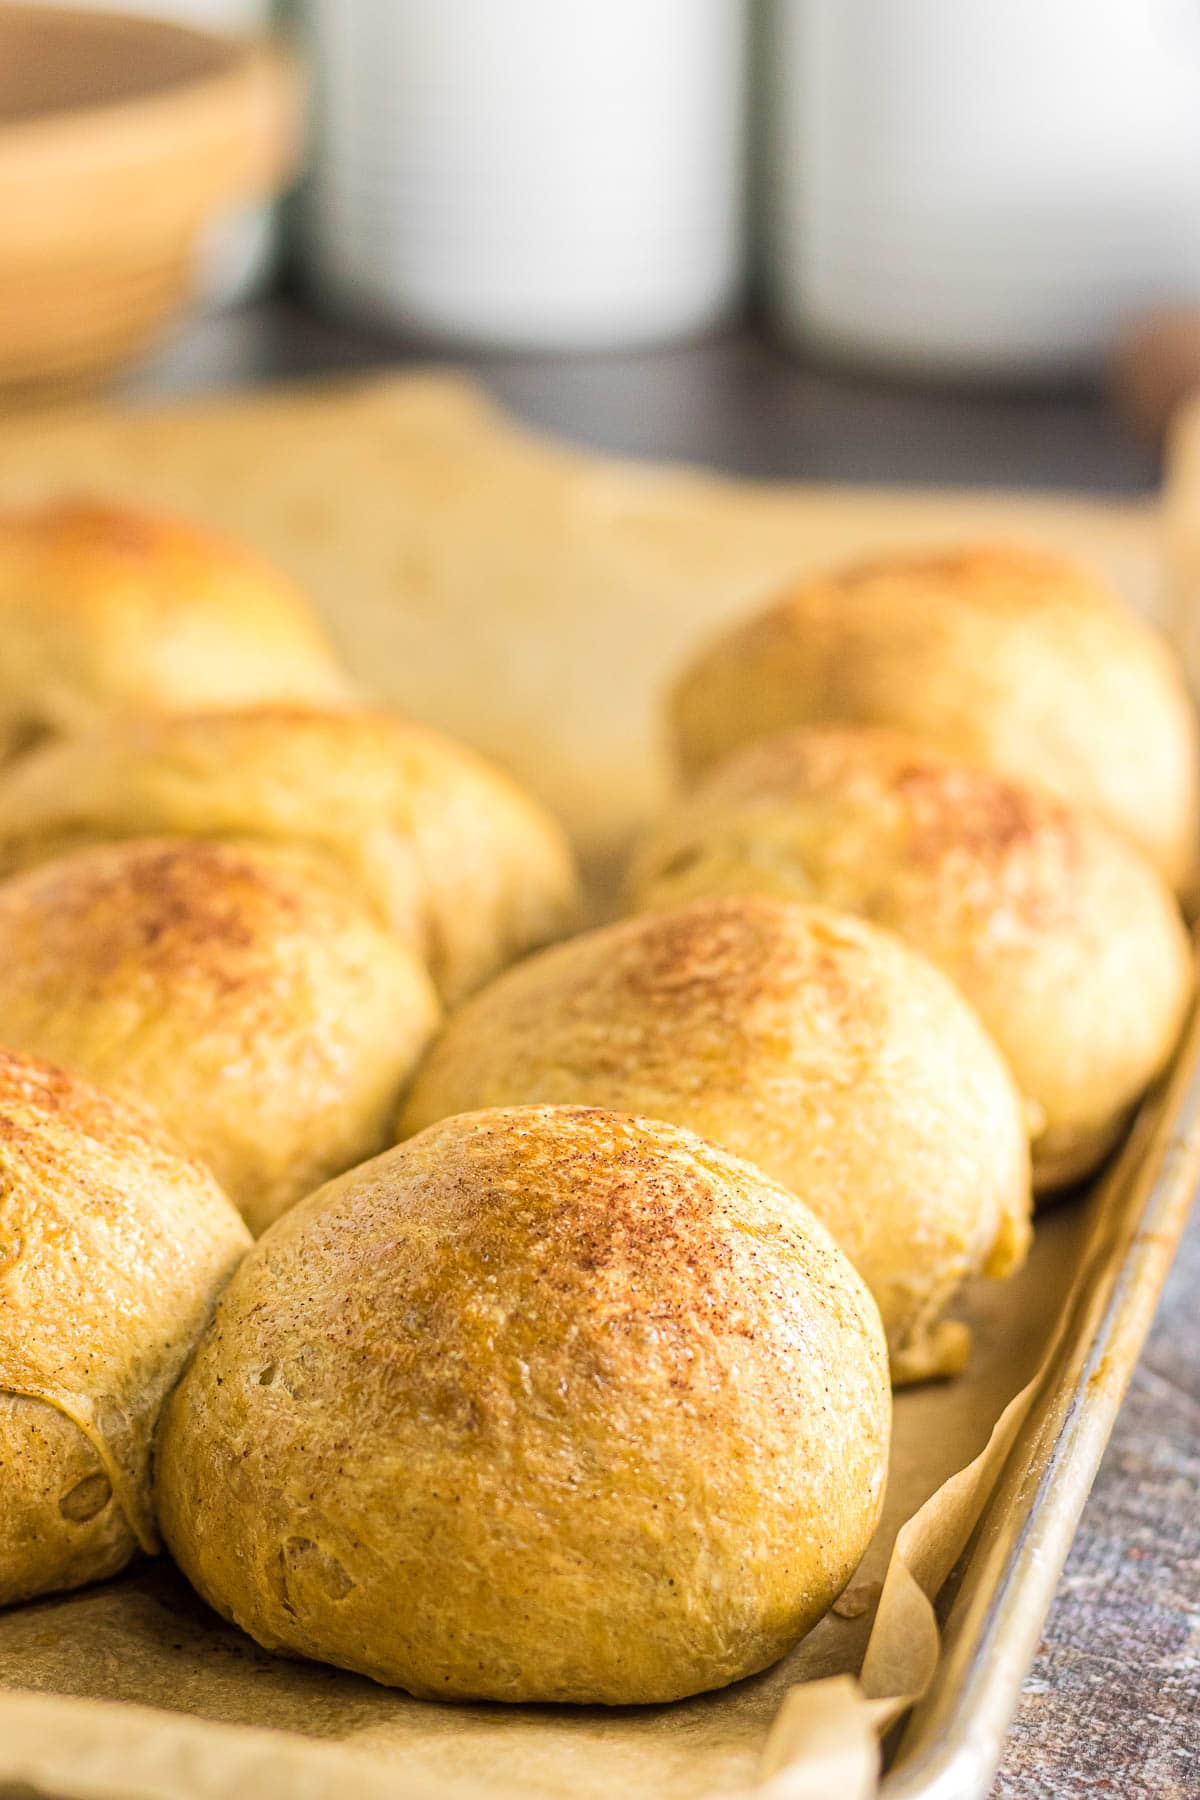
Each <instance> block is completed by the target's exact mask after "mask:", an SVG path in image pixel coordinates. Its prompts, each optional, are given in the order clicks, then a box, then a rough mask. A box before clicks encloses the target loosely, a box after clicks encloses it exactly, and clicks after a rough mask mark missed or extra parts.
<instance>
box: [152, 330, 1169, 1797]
mask: <svg viewBox="0 0 1200 1800" xmlns="http://www.w3.org/2000/svg"><path fill="white" fill-rule="evenodd" d="M404 360H406V353H405V351H404V348H403V347H402V346H397V345H396V344H394V343H390V342H389V341H387V340H386V339H384V338H381V337H379V336H378V335H368V334H363V333H359V332H355V331H350V330H344V329H341V328H339V327H336V326H331V325H329V324H326V323H324V322H322V321H319V320H317V319H315V318H313V317H312V316H310V315H309V314H308V313H307V312H306V311H305V310H304V309H303V308H302V307H301V306H299V305H297V304H295V303H293V302H275V303H271V304H266V305H259V306H256V307H253V308H251V309H248V310H246V311H243V312H240V313H235V314H233V315H230V316H227V317H225V318H218V319H210V320H205V321H201V322H200V323H198V324H196V325H194V326H192V327H190V328H189V329H188V330H187V331H186V332H185V333H183V334H182V335H181V336H180V337H179V338H178V339H177V340H176V341H175V342H174V343H173V344H171V345H169V346H167V347H166V348H165V349H164V351H163V352H162V353H161V354H160V355H159V356H158V357H157V358H156V359H155V361H154V363H153V364H152V365H151V366H150V367H149V368H148V369H146V370H144V371H142V372H141V373H139V374H138V375H137V376H136V377H135V378H133V379H132V380H131V381H130V382H129V383H128V392H129V395H130V397H131V398H132V399H135V400H136V399H157V398H160V397H162V396H164V395H167V394H183V393H186V392H190V391H196V390H198V389H201V388H206V387H214V386H220V387H231V386H235V385H241V384H245V383H256V382H261V381H268V380H276V379H290V378H295V377H297V376H304V375H310V374H317V373H321V372H324V371H349V370H354V369H363V368H368V367H374V366H379V365H381V364H385V363H393V364H394V363H398V362H402V361H404ZM470 360H471V362H472V366H473V367H474V368H475V370H476V372H477V373H479V374H480V375H481V376H482V377H483V378H484V380H485V381H486V382H487V383H488V385H489V386H490V387H491V388H492V389H493V391H494V392H495V393H496V395H497V396H498V397H499V398H500V399H501V400H503V401H504V402H505V403H506V404H507V405H509V406H511V407H512V408H513V410H514V411H516V412H517V413H518V414H520V415H522V416H524V417H525V418H527V419H528V420H530V421H531V422H532V423H534V424H537V425H540V426H543V427H545V428H547V429H550V430H554V431H558V432H561V433H562V434H563V435H565V436H568V437H573V438H576V439H578V440H579V441H581V442H584V443H587V444H589V445H592V446H594V447H596V448H598V449H605V450H610V451H614V452H618V453H621V454H630V455H640V456H648V457H668V458H682V459H685V460H690V461H697V462H703V463H708V464H710V465H712V466H715V467H719V468H724V469H727V470H729V471H737V472H743V473H746V474H753V475H757V476H767V477H775V476H777V477H781V478H782V477H791V478H800V479H804V478H809V479H812V480H818V481H854V480H862V481H871V482H887V481H897V482H905V483H918V484H931V485H932V484H964V485H969V486H996V487H1004V486H1024V487H1058V488H1075V489H1080V490H1085V491H1089V490H1090V491H1092V492H1097V493H1110V494H1120V493H1145V492H1147V491H1149V490H1151V489H1152V487H1153V485H1154V482H1155V479H1156V470H1155V467H1154V463H1153V460H1152V458H1151V457H1150V456H1149V455H1147V454H1146V453H1145V452H1144V451H1142V450H1140V449H1139V448H1138V447H1137V446H1136V445H1134V444H1133V443H1132V442H1130V441H1129V440H1128V438H1126V437H1125V436H1124V434H1123V433H1122V432H1121V431H1120V429H1119V428H1118V427H1117V426H1116V425H1115V424H1114V423H1113V422H1112V421H1111V420H1110V419H1109V417H1108V416H1107V415H1106V413H1105V412H1104V410H1103V408H1102V407H1101V405H1100V403H1099V402H1098V401H1097V400H1096V399H1095V398H1094V397H1093V396H1091V395H1089V394H1086V393H1081V392H1064V393H1057V394H1042V395H1037V394H1024V395H1012V394H988V393H979V394H963V393H959V392H953V391H950V390H943V389H936V388H933V389H919V388H912V387H906V386H902V385H899V384H892V383H888V382H884V381H878V380H872V379H870V378H868V377H862V376H850V375H842V374H837V373H828V372H820V371H816V370H812V369H809V368H807V367H806V366H805V365H804V364H802V363H800V362H797V361H795V360H792V359H786V358H784V357H782V356H780V355H778V354H777V353H776V352H774V351H773V350H771V349H770V348H769V347H768V346H766V345H765V344H764V343H763V342H761V341H760V340H759V339H758V338H757V337H756V336H754V335H753V334H752V333H749V332H745V331H735V332H731V333H728V334H725V335H723V336H722V337H720V338H717V339H715V340H713V341H711V342H709V343H706V344H699V345H695V346H692V347H687V348H683V349H675V350H669V351H659V352H648V353H645V354H641V355H636V356H634V355H631V356H617V357H574V358H562V359H556V358H550V357H531V356H512V357H489V358H473V359H470ZM993 1792H994V1795H995V1796H1002V1797H1003V1800H1074V1797H1075V1796H1080V1797H1084V1796H1086V1797H1088V1800H1091V1797H1092V1796H1096V1795H1112V1796H1115V1797H1118V1800H1143V1797H1145V1800H1149V1797H1150V1796H1153V1797H1154V1800H1163V1797H1166V1800H1185V1797H1188V1800H1191V1797H1196V1796H1200V1208H1198V1209H1197V1210H1196V1211H1195V1212H1194V1214H1193V1218H1192V1224H1191V1227H1190V1230H1189V1232H1188V1235H1187V1237H1186V1239H1185V1241H1184V1245H1183V1248H1182V1250H1181V1253H1180V1256H1179V1259H1178V1261H1177V1263H1176V1265H1175V1268H1174V1271H1173V1273H1172V1276H1171V1280H1170V1283H1169V1286H1168V1288H1167V1291H1166V1295H1165V1297H1164V1300H1163V1304H1162V1307H1161V1310H1160V1312H1159V1315H1158V1320H1157V1323H1156V1326H1155V1329H1154V1333H1153V1336H1152V1339H1151V1341H1150V1344H1149V1345H1148V1347H1147V1350H1146V1353H1145V1355H1144V1357H1143V1359H1142V1363H1141V1366H1140V1367H1139V1369H1138V1371H1137V1374H1136V1375H1135V1377H1134V1380H1133V1384H1132V1387H1131V1389H1130V1392H1129V1395H1128V1398H1127V1400H1126V1402H1125V1406H1124V1409H1123V1411H1122V1413H1121V1417H1120V1420H1119V1423H1118V1426H1117V1430H1116V1433H1115V1435H1114V1438H1113V1440H1112V1442H1111V1444H1110V1447H1109V1450H1108V1454H1107V1456H1106V1458H1105V1461H1104V1465H1103V1468H1102V1470H1101V1472H1100V1476H1099V1478H1098V1480H1097V1483H1096V1486H1095V1489H1094V1492H1093V1494H1092V1497H1091V1500H1090V1502H1089V1504H1088V1507H1087V1510H1086V1511H1085V1513H1084V1517H1083V1521H1082V1524H1081V1527H1080V1530H1079V1535H1078V1538H1077V1539H1076V1542H1075V1546H1074V1549H1073V1552H1072V1555H1071V1558H1070V1561H1069V1563H1068V1565H1067V1569H1066V1573H1065V1576H1064V1578H1063V1582H1062V1586H1061V1588H1060V1591H1059V1594H1058V1597H1057V1600H1056V1603H1055V1606H1054V1609H1053V1612H1052V1614H1051V1617H1050V1619H1049V1621H1048V1623H1047V1626H1046V1631H1045V1634H1044V1637H1043V1641H1042V1645H1041V1649H1040V1652H1039V1655H1038V1658H1037V1662H1036V1664H1035V1666H1034V1669H1033V1671H1032V1673H1031V1675H1030V1678H1029V1681H1028V1683H1027V1685H1026V1689H1025V1693H1024V1697H1023V1699H1022V1702H1021V1706H1020V1709H1019V1711H1018V1714H1017V1717H1016V1720H1015V1722H1014V1725H1013V1730H1012V1733H1011V1735H1010V1738H1009V1742H1008V1745H1007V1749H1006V1754H1005V1758H1004V1762H1003V1765H1002V1768H1001V1771H1000V1774H999V1776H998V1777H997V1780H996V1784H995V1788H994V1790H993Z"/></svg>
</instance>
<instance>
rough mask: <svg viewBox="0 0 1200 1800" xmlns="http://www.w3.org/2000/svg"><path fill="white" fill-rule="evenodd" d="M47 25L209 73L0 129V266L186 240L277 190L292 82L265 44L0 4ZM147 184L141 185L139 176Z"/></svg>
mask: <svg viewBox="0 0 1200 1800" xmlns="http://www.w3.org/2000/svg"><path fill="white" fill-rule="evenodd" d="M5 14H10V15H12V14H19V15H21V17H22V20H25V19H28V20H29V21H30V22H31V23H34V22H36V23H37V24H41V23H43V22H45V21H48V20H52V21H53V22H54V25H53V26H52V27H51V29H53V28H54V27H56V26H62V25H69V24H74V23H75V22H76V21H78V22H79V24H80V25H81V26H82V27H83V28H84V29H86V30H92V29H95V30H96V31H98V32H102V31H106V30H107V31H111V30H112V29H113V28H114V27H115V28H117V29H119V30H120V31H122V32H126V31H128V32H129V33H130V34H131V35H132V34H133V33H135V32H139V31H141V30H142V28H145V31H146V32H147V33H150V34H153V35H154V36H156V37H172V38H177V39H181V40H184V41H192V42H194V43H196V44H198V45H203V46H205V47H207V48H210V49H211V51H212V53H213V57H212V66H211V67H210V68H207V69H206V68H204V67H203V66H200V67H198V68H197V69H196V70H195V71H194V72H192V73H188V72H187V71H186V70H184V71H181V74H180V77H179V78H178V79H177V80H169V81H167V82H165V83H163V84H161V85H158V86H153V87H149V88H147V89H146V90H145V91H144V92H139V91H137V90H136V89H134V90H132V91H131V92H130V93H128V94H123V95H121V96H119V97H115V98H105V99H100V100H97V101H96V102H95V103H94V104H92V103H86V102H85V103H84V104H82V105H71V106H66V107H62V108H53V109H47V110H46V111H44V112H36V113H30V114H22V115H18V116H16V117H13V118H10V119H6V120H0V220H2V221H3V227H2V230H0V262H3V263H8V262H10V261H11V260H12V259H14V258H15V259H20V258H21V257H23V256H25V257H28V256H37V257H41V256H45V255H46V254H49V253H53V254H60V253H62V252H63V251H64V250H65V251H66V252H67V253H68V255H70V256H71V257H72V258H77V259H78V260H79V261H80V262H81V263H86V262H88V261H90V260H91V258H92V257H93V255H94V254H95V252H96V250H97V248H98V247H99V246H101V245H107V246H112V245H113V244H114V242H128V241H130V240H138V241H147V240H153V239H155V238H160V237H161V236H162V235H163V233H164V232H171V231H174V232H175V233H176V234H180V235H188V234H190V233H192V232H194V231H195V230H196V229H197V228H198V227H199V226H200V225H201V224H203V223H204V221H205V220H206V219H207V218H208V217H209V216H210V215H211V214H212V213H213V212H214V211H218V210H222V209H226V208H228V207H230V206H234V205H237V204H238V203H240V202H244V203H249V202H251V201H252V200H255V199H257V198H260V197H265V196H267V195H270V194H272V193H274V192H276V191H277V190H278V189H279V188H280V187H281V186H282V185H283V183H284V181H285V179H286V177H287V176H288V175H289V174H290V173H291V172H292V171H293V170H294V168H295V166H296V163H297V160H298V153H299V144H300V136H301V116H302V111H303V106H302V99H303V86H304V84H303V80H302V75H301V69H300V63H299V59H298V57H297V55H296V53H295V51H294V50H293V49H292V48H291V47H290V46H289V45H288V44H287V43H286V42H285V41H284V40H283V39H282V38H280V37H278V36H275V35H257V36H243V37H238V36H229V35H226V34H222V33H219V32H206V31H202V30H198V29H196V28H195V27H192V26H187V25H180V24H177V23H175V22H174V21H172V20H161V19H154V18H149V19H146V18H142V17H141V16H140V15H138V14H131V13H121V12H119V11H116V10H112V11H110V10H107V9H105V10H92V9H91V8H81V7H69V6H68V7H60V6H53V7H42V6H31V5H23V4H20V3H19V0H18V3H15V4H14V3H11V0H5V3H4V4H2V5H0V30H2V29H3V19H4V15H5ZM148 177H153V179H147V178H148Z"/></svg>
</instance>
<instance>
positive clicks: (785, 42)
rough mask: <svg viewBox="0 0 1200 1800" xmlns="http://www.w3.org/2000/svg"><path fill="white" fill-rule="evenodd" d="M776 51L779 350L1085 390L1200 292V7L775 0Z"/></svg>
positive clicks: (766, 59) (769, 223)
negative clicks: (1112, 350) (1148, 325)
mask: <svg viewBox="0 0 1200 1800" xmlns="http://www.w3.org/2000/svg"><path fill="white" fill-rule="evenodd" d="M764 29H765V37H766V42H765V44H764V45H763V55H762V58H761V68H762V74H763V81H764V95H763V98H764V102H765V105H766V108H767V119H766V131H765V137H764V145H763V160H764V166H763V169H762V171H761V174H762V213H763V220H764V230H765V238H766V242H765V245H764V259H765V282H766V290H767V300H768V306H769V309H770V313H771V316H772V318H773V320H774V323H775V325H776V327H777V328H778V330H779V331H780V333H781V334H783V335H785V336H787V337H789V338H797V339H801V340H803V341H804V342H806V343H810V344H815V345H817V346H820V347H825V348H828V349H832V350H834V351H836V352H840V353H843V354H848V355H850V356H853V357H858V358H860V359H863V358H865V359H867V360H870V361H873V362H882V363H887V364H891V365H896V366H901V367H906V368H912V369H916V370H920V371H928V372H948V373H967V374H979V375H1001V376H1011V375H1016V376H1023V375H1046V374H1052V375H1058V374H1072V373H1077V372H1083V371H1090V370H1092V369H1094V368H1095V367H1096V365H1097V364H1098V363H1099V361H1100V359H1101V358H1102V356H1103V354H1104V353H1105V351H1106V349H1107V348H1108V346H1109V344H1110V341H1111V338H1112V336H1113V334H1114V332H1115V330H1116V329H1118V328H1119V326H1120V324H1121V322H1122V321H1123V319H1124V318H1125V317H1126V316H1127V315H1129V314H1131V313H1134V312H1137V311H1138V310H1140V309H1142V308H1143V307H1146V306H1148V305H1152V304H1154V303H1155V302H1160V301H1163V300H1175V299H1179V298H1183V297H1186V296H1188V295H1195V294H1198V293H1200V4H1197V0H1003V3H1001V0H885V3H881V0H768V11H767V17H766V20H765V24H764Z"/></svg>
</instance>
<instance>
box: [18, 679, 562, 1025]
mask: <svg viewBox="0 0 1200 1800" xmlns="http://www.w3.org/2000/svg"><path fill="white" fill-rule="evenodd" d="M176 835H178V836H186V837H199V838H226V839H236V840H238V841H240V842H246V843H256V842H257V843H265V844H272V843H275V844H284V845H287V844H292V845H299V846H302V847H304V848H306V849H308V850H309V851H311V852H312V853H313V854H314V855H319V856H320V857H322V858H323V859H324V860H326V861H327V862H328V863H329V864H330V865H331V866H332V867H334V868H336V869H337V870H339V871H340V872H341V873H342V874H343V875H344V876H345V878H346V879H347V880H348V882H349V883H350V885H351V886H353V887H354V888H355V889H356V890H357V891H358V892H359V893H360V894H361V895H362V896H363V898H364V899H365V900H366V901H367V902H369V904H370V905H371V907H372V908H373V910H374V911H375V913H376V914H377V916H378V917H379V918H380V919H381V920H382V921H383V922H385V923H387V924H388V925H390V926H392V927H393V928H395V929H397V930H399V931H400V932H401V934H402V935H404V936H405V937H406V938H407V939H408V940H409V941H410V942H412V943H413V944H414V946H415V947H416V948H417V950H418V951H419V952H420V954H421V955H422V956H423V957H425V958H426V960H427V961H428V963H429V966H430V968H431V971H432V973H433V976H434V979H435V980H436V982H437V983H438V985H439V987H440V988H441V990H442V992H443V993H444V994H446V995H447V996H448V997H450V998H458V997H460V996H461V995H462V994H464V993H466V992H468V991H469V990H470V989H471V988H474V987H477V986H478V985H479V983H480V982H481V981H483V980H485V979H486V978H487V977H488V976H489V975H491V974H494V973H495V971H496V970H497V969H499V968H502V967H503V966H504V965H505V964H506V963H507V962H509V961H511V960H512V958H513V957H514V956H517V955H520V954H522V953H523V952H524V951H526V950H529V949H531V948H533V947H534V946H536V945H538V944H542V943H545V942H547V941H548V940H549V939H551V938H553V937H557V936H559V935H560V934H561V933H562V932H563V931H564V930H565V929H567V928H568V927H569V925H570V924H571V923H572V922H573V921H574V918H575V915H576V911H577V907H578V892H577V884H576V877H575V871H574V864H573V859H572V856H571V852H570V848H569V846H568V844H567V842H566V839H565V837H564V835H563V833H562V831H561V830H560V828H559V827H558V826H557V825H556V824H555V822H554V821H553V820H552V819H551V818H550V817H549V816H548V815H547V814H546V813H545V812H543V811H542V809H541V808H540V807H538V806H537V805H535V804H534V802H533V801H532V800H530V799H528V798H527V797H526V796H525V795H524V794H523V793H522V792H521V791H520V789H518V788H517V787H516V786H515V785H514V784H513V783H512V782H511V781H509V780H508V779H507V777H505V776H504V775H502V774H501V773H500V772H499V771H498V770H497V769H494V768H492V767H491V766H490V765H489V764H488V763H486V762H484V761H483V759H482V758H480V757H477V756H475V755H474V754H473V753H472V752H471V751H469V750H467V749H466V748H464V747H463V746H461V745H459V744H456V743H454V742H453V741H452V740H451V739H449V738H446V737H443V736H441V734H440V733H438V732H435V731H430V730H427V729H425V728H424V727H422V726H418V725H413V724H410V723H407V722H405V721H403V720H401V719H398V718H394V717H391V716H390V715H388V714H385V713H377V712H369V711H334V710H330V709H327V708H326V709H321V708H316V707H299V706H276V707H258V708H249V709H244V710H226V711H214V712H211V713H205V714H193V715H190V716H187V715H181V716H175V717H164V716H159V717H144V718H128V719H123V720H120V721H115V722H113V723H111V724H110V725H108V726H106V727H103V728H101V729H99V730H97V731H94V732H91V733H89V734H87V735H86V736H83V737H80V738H78V739H74V740H70V739H68V740H63V741H61V742H59V743H55V744H52V745H48V746H46V747H45V748H44V749H42V750H41V751H39V752H34V753H33V754H31V755H29V756H27V757H25V758H24V759H23V760H22V761H21V762H20V763H19V764H18V765H17V766H16V767H15V768H13V769H12V770H10V771H9V772H8V774H7V776H6V777H5V778H0V869H6V870H7V869H14V868H21V867H26V866H28V865H30V864H33V863H37V862H41V861H44V860H45V859H46V858H47V857H49V856H55V855H59V854H61V853H62V852H63V851H65V850H70V849H75V848H77V847H78V846H80V845H81V844H86V843H95V842H103V841H106V840H112V839H119V838H127V837H147V836H154V837H158V836H176Z"/></svg>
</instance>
